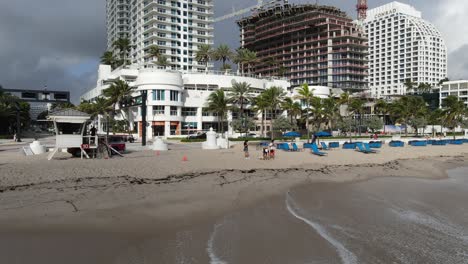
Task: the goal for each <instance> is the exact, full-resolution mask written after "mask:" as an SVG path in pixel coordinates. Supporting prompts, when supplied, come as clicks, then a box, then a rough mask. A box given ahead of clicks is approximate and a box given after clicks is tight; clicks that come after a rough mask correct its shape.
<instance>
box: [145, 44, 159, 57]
mask: <svg viewBox="0 0 468 264" xmlns="http://www.w3.org/2000/svg"><path fill="white" fill-rule="evenodd" d="M146 54H147V55H148V56H149V57H150V58H156V59H157V58H159V56H161V49H159V47H158V46H156V45H151V46H149V48H148V50H146Z"/></svg>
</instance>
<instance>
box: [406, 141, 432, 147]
mask: <svg viewBox="0 0 468 264" xmlns="http://www.w3.org/2000/svg"><path fill="white" fill-rule="evenodd" d="M408 144H409V145H411V146H413V147H425V146H427V141H426V140H412V141H410V142H408Z"/></svg>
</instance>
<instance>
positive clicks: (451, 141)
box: [449, 139, 463, 145]
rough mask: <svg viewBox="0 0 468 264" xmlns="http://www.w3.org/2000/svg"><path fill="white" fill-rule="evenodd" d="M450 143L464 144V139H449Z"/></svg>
mask: <svg viewBox="0 0 468 264" xmlns="http://www.w3.org/2000/svg"><path fill="white" fill-rule="evenodd" d="M449 144H450V145H462V144H463V141H462V140H461V139H454V140H450V141H449Z"/></svg>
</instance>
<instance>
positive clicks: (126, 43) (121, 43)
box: [112, 38, 132, 66]
mask: <svg viewBox="0 0 468 264" xmlns="http://www.w3.org/2000/svg"><path fill="white" fill-rule="evenodd" d="M112 45H113V46H114V48H115V49H117V50H118V51H119V56H120V59H121V63H120V65H124V66H125V65H127V57H128V53H129V52H130V51H131V49H132V45H131V43H130V39H128V38H119V39H117V40H116V41H114V43H113V44H112Z"/></svg>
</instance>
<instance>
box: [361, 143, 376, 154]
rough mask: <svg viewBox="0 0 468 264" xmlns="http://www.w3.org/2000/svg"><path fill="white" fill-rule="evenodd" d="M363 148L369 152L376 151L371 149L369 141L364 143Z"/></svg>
mask: <svg viewBox="0 0 468 264" xmlns="http://www.w3.org/2000/svg"><path fill="white" fill-rule="evenodd" d="M364 149H365V150H366V151H368V152H370V153H377V152H378V151H377V150H374V149H371V147H370V145H369V143H364Z"/></svg>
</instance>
